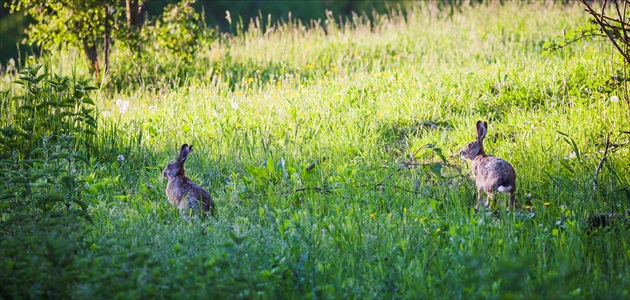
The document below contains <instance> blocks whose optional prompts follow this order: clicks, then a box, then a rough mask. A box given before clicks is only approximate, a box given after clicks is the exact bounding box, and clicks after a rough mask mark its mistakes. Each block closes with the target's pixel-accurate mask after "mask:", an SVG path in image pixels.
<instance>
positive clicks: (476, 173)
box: [459, 121, 516, 210]
mask: <svg viewBox="0 0 630 300" xmlns="http://www.w3.org/2000/svg"><path fill="white" fill-rule="evenodd" d="M487 133H488V122H481V121H477V140H475V141H474V142H470V143H468V145H466V147H464V148H463V149H462V150H460V151H459V155H460V156H461V158H463V159H468V160H471V161H472V175H473V177H474V178H475V183H476V185H477V201H478V202H477V205H475V210H477V209H479V206H480V205H481V202H482V200H483V197H482V194H481V192H482V191H484V192H486V194H487V197H486V201H485V203H484V205H485V206H486V207H489V206H490V198H493V193H494V191H497V192H500V193H508V194H510V203H509V205H510V207H512V208H514V207H515V203H514V192H515V191H516V172H515V171H514V168H513V167H512V165H510V163H509V162H507V161H505V160H503V159H501V158H498V157H494V156H491V155H488V154H486V152H485V151H484V149H483V139H484V138H485V137H486V134H487Z"/></svg>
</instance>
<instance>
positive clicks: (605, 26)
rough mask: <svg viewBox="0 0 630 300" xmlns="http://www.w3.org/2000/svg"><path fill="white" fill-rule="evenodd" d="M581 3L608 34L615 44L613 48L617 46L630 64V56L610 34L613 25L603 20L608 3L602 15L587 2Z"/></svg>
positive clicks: (581, 0)
mask: <svg viewBox="0 0 630 300" xmlns="http://www.w3.org/2000/svg"><path fill="white" fill-rule="evenodd" d="M580 3H582V4H583V5H584V6H586V11H587V12H588V13H589V14H590V15H591V16H592V17H593V19H594V20H595V22H597V24H598V25H599V26H600V27H601V29H602V31H603V32H604V34H606V36H607V37H608V39H609V40H610V42H611V43H612V44H613V46H615V48H617V50H618V51H619V53H620V54H621V55H622V56H623V57H624V59H625V60H626V63H630V56H629V55H628V53H625V52H624V51H623V49H621V47H620V46H619V44H617V41H616V40H615V38H614V37H613V36H612V35H611V33H610V32H609V30H606V29H608V27H610V26H611V25H610V24H608V23H607V22H606V21H605V19H604V18H603V16H604V7H605V6H606V3H607V1H604V4H603V5H602V13H601V14H599V13H598V12H596V11H595V10H594V9H593V8H592V7H591V6H590V5H589V4H588V3H587V2H586V0H580Z"/></svg>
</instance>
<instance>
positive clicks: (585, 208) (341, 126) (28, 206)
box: [0, 2, 630, 298]
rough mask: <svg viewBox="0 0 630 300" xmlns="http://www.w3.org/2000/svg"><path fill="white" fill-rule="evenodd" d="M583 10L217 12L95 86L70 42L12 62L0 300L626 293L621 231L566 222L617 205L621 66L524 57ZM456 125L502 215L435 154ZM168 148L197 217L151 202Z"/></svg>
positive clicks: (574, 54)
mask: <svg viewBox="0 0 630 300" xmlns="http://www.w3.org/2000/svg"><path fill="white" fill-rule="evenodd" d="M585 19H586V16H585V14H584V13H583V12H582V10H581V9H580V7H579V6H576V5H568V6H560V5H554V4H553V3H538V2H536V3H531V4H527V5H526V4H522V3H508V4H506V5H500V4H489V5H482V6H477V5H475V6H469V5H462V6H460V7H459V11H455V10H454V11H450V10H448V9H441V8H440V7H438V6H431V5H428V4H424V3H419V4H418V5H417V6H414V7H412V8H410V9H409V10H407V11H405V12H404V13H401V12H397V11H391V12H389V13H388V14H383V15H375V16H373V17H372V18H371V19H367V18H361V17H360V16H356V17H354V19H352V22H350V23H344V24H340V23H339V22H338V21H337V20H338V19H337V18H336V16H335V15H333V16H332V17H328V18H326V19H325V20H323V21H322V22H321V23H320V24H319V25H318V26H314V27H305V26H303V25H302V24H300V23H298V22H297V21H295V22H285V23H281V24H277V25H274V26H273V27H270V28H266V27H264V26H262V25H261V26H259V27H252V28H250V29H246V28H242V29H239V28H237V27H236V23H234V24H235V25H234V26H235V28H234V30H242V32H240V34H237V35H235V36H223V37H219V38H216V37H215V36H211V35H210V34H207V32H205V31H204V32H205V33H204V34H202V35H200V36H197V42H196V43H195V47H196V48H195V51H192V52H188V54H187V55H190V57H189V58H188V59H184V58H183V57H179V56H177V55H173V53H172V52H170V51H171V50H169V49H163V48H160V47H156V48H154V49H152V50H151V51H153V52H152V53H153V55H150V56H145V57H142V58H135V57H134V56H133V55H131V53H130V52H129V49H127V48H126V47H123V46H121V47H116V48H114V49H113V52H112V66H115V67H114V68H113V69H112V73H111V74H110V75H109V76H106V77H104V78H102V79H101V81H99V82H91V81H86V80H83V79H82V78H83V77H84V76H85V74H88V73H89V72H88V67H87V65H86V64H85V62H84V60H83V59H81V58H80V53H78V51H77V50H75V49H68V50H66V51H64V52H62V53H58V54H54V53H53V54H51V55H47V56H45V57H42V58H39V59H32V60H31V61H29V63H30V64H33V65H35V64H41V65H43V67H41V68H36V67H30V68H28V69H27V70H24V71H23V72H22V73H21V74H17V75H16V74H5V75H4V76H3V77H2V81H0V90H1V91H2V93H1V94H0V97H2V98H1V99H0V105H1V106H2V108H3V109H2V111H0V129H1V130H0V133H1V134H2V138H3V140H2V148H1V149H2V152H0V166H1V168H0V170H1V173H0V222H1V225H2V226H0V228H1V230H2V231H1V235H0V249H1V252H0V268H2V269H0V282H1V283H2V284H1V289H0V297H2V298H94V297H103V298H158V297H159V298H511V297H518V298H596V297H601V298H628V297H629V293H630V290H629V289H628V286H630V284H628V283H629V282H628V281H629V276H628V274H630V265H629V263H628V262H629V261H630V245H629V242H630V232H629V230H628V225H627V221H624V220H619V221H618V222H616V223H613V224H612V225H611V226H608V227H606V228H592V227H590V226H589V223H588V218H589V216H592V215H593V214H595V213H601V212H617V213H622V212H625V211H627V210H628V209H629V204H630V190H629V186H630V177H629V176H628V174H630V170H629V168H630V166H629V165H628V161H630V160H629V151H628V143H629V139H630V135H629V134H628V131H629V129H628V128H629V127H630V124H629V123H630V122H629V120H630V119H629V118H628V111H629V107H628V104H627V102H625V100H624V98H623V94H622V91H623V89H622V84H623V82H624V80H625V78H623V77H621V78H620V77H619V73H618V71H619V70H621V66H622V64H621V59H620V57H618V56H616V55H614V54H613V53H611V52H610V47H609V46H608V44H607V43H606V42H605V41H603V40H595V39H592V40H588V39H587V40H584V41H582V42H580V43H574V44H571V45H569V46H567V47H566V48H564V49H562V50H560V51H557V52H552V53H549V54H546V55H543V53H544V52H545V51H544V49H543V45H544V44H545V43H546V42H547V41H549V40H551V39H554V38H555V37H556V36H558V35H560V34H561V33H562V32H563V30H565V29H567V28H576V27H578V26H580V25H581V24H583V21H584V20H585ZM183 50H187V49H183ZM93 86H94V87H93ZM93 108H96V109H95V110H93ZM40 114H43V116H42V115H40ZM55 116H57V117H56V118H55ZM478 119H483V120H488V121H489V124H490V129H489V134H488V138H487V141H486V147H487V148H488V151H489V152H490V153H492V154H494V155H497V156H499V157H503V158H505V159H506V160H508V161H510V162H511V163H512V164H513V165H514V166H515V168H516V170H517V175H518V192H517V204H518V205H519V207H518V209H516V210H514V211H510V212H506V210H505V200H506V199H505V198H502V197H498V199H497V201H495V203H494V206H493V208H492V209H490V210H488V211H482V212H479V213H475V212H474V211H473V210H472V207H473V205H474V199H475V188H474V183H473V182H472V180H470V178H469V171H470V170H469V166H468V165H467V164H466V163H465V162H462V161H460V160H459V159H458V158H457V157H456V153H457V151H458V150H459V149H460V148H461V147H463V146H464V145H465V144H466V143H467V142H469V141H471V140H472V139H473V138H474V129H473V127H472V126H473V124H474V122H475V121H476V120H478ZM47 120H50V121H49V122H48V123H46V121H47ZM93 122H94V123H95V124H93ZM34 124H36V125H35V126H33V125H34ZM42 129H45V130H42ZM607 136H609V137H610V140H611V142H612V143H613V144H612V145H610V146H609V152H608V153H607V159H606V160H604V161H603V163H602V168H601V169H600V171H599V173H598V174H597V177H596V178H595V177H594V174H595V170H596V168H597V166H598V164H599V163H600V161H601V160H602V156H603V149H604V148H605V147H606V145H604V143H605V141H606V137H607ZM25 141H33V142H32V143H31V144H28V143H25ZM182 143H189V144H193V145H194V147H195V148H194V149H195V150H194V152H193V153H192V154H191V156H190V158H189V160H188V162H187V175H188V176H189V177H190V178H191V179H192V180H194V181H195V182H197V183H199V184H200V185H201V186H203V187H205V188H207V189H208V191H210V193H211V194H212V196H213V198H214V200H215V202H216V204H217V208H218V218H216V219H212V218H209V219H205V218H202V217H200V216H194V215H193V216H187V215H180V214H179V213H178V212H177V211H176V209H174V208H173V207H172V206H170V204H169V203H168V201H167V200H166V196H165V194H164V188H165V183H164V182H163V181H161V179H160V176H161V170H162V168H163V167H164V166H165V165H166V163H167V162H168V161H171V160H173V159H174V157H175V154H176V151H177V149H178V148H179V146H180V145H181V144H182ZM595 180H596V182H597V188H596V189H595V188H594V183H595Z"/></svg>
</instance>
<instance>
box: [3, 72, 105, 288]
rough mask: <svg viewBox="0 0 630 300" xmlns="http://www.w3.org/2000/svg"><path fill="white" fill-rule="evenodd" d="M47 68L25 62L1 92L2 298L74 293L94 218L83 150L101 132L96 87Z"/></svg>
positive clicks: (86, 162) (86, 160)
mask: <svg viewBox="0 0 630 300" xmlns="http://www.w3.org/2000/svg"><path fill="white" fill-rule="evenodd" d="M41 69H42V68H41V66H37V67H33V68H26V69H25V70H24V71H23V72H22V73H20V75H21V76H20V78H19V80H17V81H16V82H15V85H14V86H13V87H12V89H11V90H9V91H6V92H2V93H1V94H0V95H1V97H2V98H0V106H1V107H2V108H3V109H2V114H0V228H2V230H1V231H0V248H1V249H3V250H6V251H2V253H1V254H0V282H1V284H2V286H3V287H10V288H7V289H6V290H3V291H2V292H0V297H2V298H4V297H8V298H23V297H28V298H32V297H55V298H56V297H67V296H68V295H69V294H67V292H68V290H69V289H66V288H63V287H67V286H68V285H72V284H73V282H75V281H76V278H77V277H78V276H79V272H78V270H79V269H77V268H75V267H73V266H74V265H75V263H77V261H78V260H77V255H80V253H81V251H82V249H83V248H84V246H85V245H84V243H82V242H81V241H82V240H83V236H84V234H85V227H84V226H82V222H81V220H89V219H90V218H89V215H88V213H87V205H86V204H85V203H84V202H83V201H82V198H83V197H82V194H83V184H81V183H82V182H81V180H80V176H79V170H81V169H84V166H82V165H83V164H88V162H89V161H88V159H87V158H86V157H85V156H84V155H82V154H80V152H79V149H82V148H83V149H85V148H87V145H89V144H90V143H91V142H92V140H93V139H94V136H95V132H94V130H95V129H96V119H95V111H94V108H93V105H94V102H93V101H92V100H91V99H90V97H89V91H91V90H94V89H95V88H94V87H92V86H90V85H89V84H88V81H86V80H74V79H70V78H68V77H60V76H57V75H50V74H49V73H48V72H46V71H42V72H41V74H40V71H41ZM10 94H13V95H10ZM81 145H85V146H84V147H81Z"/></svg>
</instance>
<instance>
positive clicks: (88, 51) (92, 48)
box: [83, 39, 99, 78]
mask: <svg viewBox="0 0 630 300" xmlns="http://www.w3.org/2000/svg"><path fill="white" fill-rule="evenodd" d="M83 51H85V55H87V58H88V61H89V62H90V66H91V67H92V72H94V77H95V78H98V76H99V68H98V51H97V49H96V45H95V44H94V43H92V45H90V43H89V42H88V40H87V39H83Z"/></svg>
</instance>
